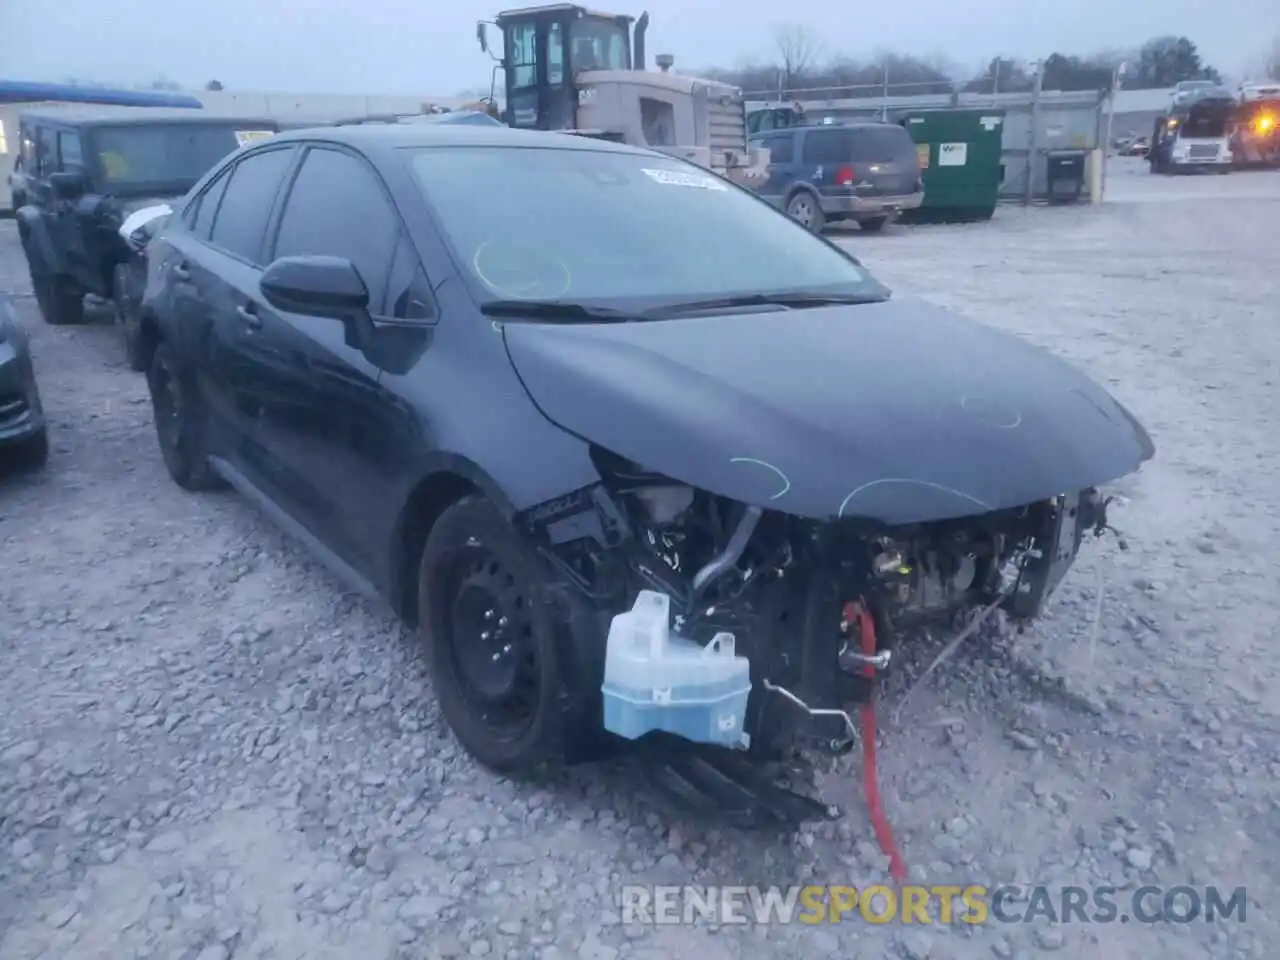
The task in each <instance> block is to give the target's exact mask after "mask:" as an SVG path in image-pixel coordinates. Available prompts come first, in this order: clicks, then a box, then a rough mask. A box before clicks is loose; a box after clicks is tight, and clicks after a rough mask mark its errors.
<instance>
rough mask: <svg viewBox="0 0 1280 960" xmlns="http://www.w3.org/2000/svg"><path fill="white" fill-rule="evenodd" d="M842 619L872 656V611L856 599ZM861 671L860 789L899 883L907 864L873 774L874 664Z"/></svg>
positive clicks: (874, 639)
mask: <svg viewBox="0 0 1280 960" xmlns="http://www.w3.org/2000/svg"><path fill="white" fill-rule="evenodd" d="M845 622H846V623H848V624H849V626H850V628H852V627H853V625H854V624H855V623H856V624H857V625H858V629H859V632H860V634H861V637H862V652H863V653H864V654H866V655H867V656H869V657H870V656H874V655H875V652H876V625H875V621H874V620H873V619H872V617H871V614H870V613H868V612H867V610H866V608H865V607H864V606H863V605H862V603H861V602H859V601H856V600H855V601H851V602H850V603H848V604H847V605H846V606H845ZM862 675H863V676H864V677H866V678H867V679H868V680H869V681H870V682H871V689H870V691H869V692H868V694H867V699H866V702H865V703H863V704H862V708H861V713H862V790H863V792H864V793H865V794H866V797H867V812H868V813H869V814H870V816H871V828H872V829H873V830H874V831H875V834H876V842H877V843H879V844H880V851H881V852H882V853H883V854H884V855H885V856H887V857H888V858H889V874H890V876H892V877H893V879H894V880H896V881H898V883H902V882H903V881H905V880H906V879H907V867H906V864H905V863H904V862H903V860H902V854H900V853H899V852H898V845H897V844H896V843H895V842H894V840H893V828H892V827H890V826H889V818H888V817H887V816H885V812H884V803H883V801H882V800H881V799H880V780H879V777H878V776H877V775H876V702H875V676H876V668H875V667H873V666H871V665H870V664H867V666H865V667H863V668H862Z"/></svg>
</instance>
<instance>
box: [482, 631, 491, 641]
mask: <svg viewBox="0 0 1280 960" xmlns="http://www.w3.org/2000/svg"><path fill="white" fill-rule="evenodd" d="M480 639H481V640H488V639H489V631H488V630H484V631H482V632H481V634H480Z"/></svg>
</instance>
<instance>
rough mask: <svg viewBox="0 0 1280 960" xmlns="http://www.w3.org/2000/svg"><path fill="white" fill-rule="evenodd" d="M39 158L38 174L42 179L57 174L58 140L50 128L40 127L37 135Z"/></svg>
mask: <svg viewBox="0 0 1280 960" xmlns="http://www.w3.org/2000/svg"><path fill="white" fill-rule="evenodd" d="M37 144H38V145H37V148H36V149H37V156H38V157H39V159H40V162H39V164H38V167H37V170H36V172H37V173H39V174H40V176H42V177H47V176H49V174H51V173H56V172H57V169H58V138H57V135H56V134H55V133H54V132H53V131H52V130H50V129H49V128H48V127H40V128H39V131H38V134H37Z"/></svg>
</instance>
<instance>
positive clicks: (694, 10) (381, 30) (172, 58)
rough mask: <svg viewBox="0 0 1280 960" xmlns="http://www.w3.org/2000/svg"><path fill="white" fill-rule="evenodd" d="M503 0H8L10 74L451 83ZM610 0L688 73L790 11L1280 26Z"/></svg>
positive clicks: (1246, 3)
mask: <svg viewBox="0 0 1280 960" xmlns="http://www.w3.org/2000/svg"><path fill="white" fill-rule="evenodd" d="M529 2H530V0H516V2H514V3H512V4H511V6H522V5H525V4H526V3H529ZM600 2H601V3H603V0H600ZM629 2H633V0H629ZM433 8H434V9H435V11H437V12H433ZM499 9H500V7H499V6H498V4H496V3H495V4H492V5H491V4H490V3H485V2H484V0H354V2H351V0H293V2H289V0H204V2H195V0H113V2H109V3H103V2H102V0H0V78H4V79H25V80H55V81H61V80H65V79H66V78H68V77H71V76H74V77H79V78H82V79H93V80H101V81H106V82H113V83H118V82H128V83H134V82H143V81H148V80H152V79H155V78H156V77H158V76H160V75H164V76H166V77H168V78H171V79H172V80H174V81H177V82H179V83H181V84H183V85H184V86H202V85H203V84H204V83H205V81H207V80H210V79H214V78H216V79H218V80H221V81H222V82H223V83H224V84H225V85H226V87H227V88H228V89H235V88H239V89H242V90H246V89H247V90H258V91H271V90H278V91H298V92H317V93H390V94H414V95H422V96H427V95H438V96H449V95H452V94H455V93H457V92H459V91H462V90H467V89H474V88H478V87H487V86H488V84H489V76H490V61H489V60H488V58H487V57H486V56H485V55H484V54H483V53H481V52H480V50H479V47H478V46H477V44H476V41H475V21H476V20H477V19H481V18H487V17H492V16H493V15H494V14H495V13H497V12H498V10H499ZM605 9H610V10H611V12H616V13H629V14H631V15H633V16H638V15H639V14H640V13H641V11H642V10H644V9H648V10H649V12H650V15H651V19H652V24H651V26H650V28H649V42H648V44H647V47H648V50H649V54H650V58H652V56H653V55H654V54H658V53H672V54H674V55H675V58H676V69H677V70H680V69H684V70H688V71H692V70H693V69H694V68H696V67H699V66H708V65H730V66H732V65H734V64H736V63H738V62H741V61H743V60H757V61H768V60H771V59H775V58H776V48H775V45H774V43H773V40H772V33H773V29H774V27H775V25H776V24H777V22H778V21H779V20H782V19H786V20H792V21H796V22H801V23H805V24H807V25H810V26H812V27H813V28H814V30H815V32H817V33H818V35H819V36H820V37H821V39H822V43H823V47H824V48H825V49H826V50H827V51H836V52H839V53H844V54H849V55H852V56H855V57H856V56H859V55H870V54H872V53H873V52H875V51H876V50H880V49H893V50H899V51H902V52H908V53H918V54H923V55H942V56H945V57H946V58H947V59H949V60H951V61H954V62H956V63H959V64H962V65H965V66H966V67H967V66H969V65H971V64H977V63H980V62H982V61H983V60H984V59H987V58H990V57H992V56H995V55H997V54H1006V55H1012V56H1017V57H1025V58H1034V57H1039V56H1044V55H1046V54H1048V53H1050V52H1052V51H1054V50H1061V51H1079V52H1090V51H1094V50H1098V49H1105V48H1116V47H1125V46H1130V45H1136V44H1138V43H1141V42H1142V41H1143V40H1146V39H1147V38H1149V37H1151V36H1153V35H1157V34H1162V33H1174V34H1185V35H1186V36H1188V37H1190V38H1191V39H1192V40H1193V41H1194V42H1195V43H1196V44H1197V45H1198V46H1199V48H1200V51H1201V53H1202V55H1203V56H1204V57H1205V59H1206V60H1207V61H1208V62H1209V63H1211V64H1213V65H1215V66H1217V67H1218V68H1219V69H1221V70H1223V71H1224V72H1225V73H1229V74H1236V73H1238V72H1239V71H1241V70H1242V69H1244V68H1246V67H1248V66H1249V65H1251V64H1252V63H1253V62H1255V61H1257V60H1259V59H1260V58H1261V56H1262V54H1263V53H1264V51H1265V50H1266V49H1267V48H1268V46H1269V39H1268V38H1270V37H1271V36H1273V35H1275V34H1280V0H1128V2H1121V3H1116V2H1114V0H961V2H947V0H882V2H876V0H871V2H867V0H862V2H849V0H786V2H779V3H765V2H761V0H648V3H647V5H642V4H640V3H637V4H636V6H634V7H624V6H621V5H619V6H613V7H610V6H607V5H606V6H605Z"/></svg>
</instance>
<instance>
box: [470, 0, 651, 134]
mask: <svg viewBox="0 0 1280 960" xmlns="http://www.w3.org/2000/svg"><path fill="white" fill-rule="evenodd" d="M632 22H633V20H632V18H631V17H628V16H624V15H615V14H611V13H597V12H593V11H591V10H587V9H586V8H584V7H580V6H577V5H576V4H569V3H560V4H552V5H550V6H544V7H528V8H525V9H522V10H508V11H504V12H503V13H500V14H498V16H497V17H496V18H495V19H494V21H493V23H494V25H495V26H497V28H498V30H499V31H500V32H501V34H502V53H501V57H500V58H499V60H500V63H499V69H500V70H501V72H502V74H503V87H504V91H505V93H506V111H505V113H504V115H503V120H504V122H506V123H507V124H508V125H510V126H513V127H520V128H523V129H529V130H572V129H574V128H575V127H576V125H577V124H576V114H577V107H578V102H579V89H578V85H577V83H576V82H575V77H576V76H577V75H578V74H579V73H582V72H585V71H589V70H630V69H632V64H633V60H632V50H631V24H632ZM644 22H646V21H645V18H643V17H642V18H641V23H642V24H643V23H644ZM485 27H486V24H485V23H484V22H481V23H480V24H478V25H477V32H476V35H477V37H478V38H479V40H480V45H481V47H482V48H484V49H485V50H489V42H488V37H487V34H486V32H485ZM636 34H637V36H636V45H637V48H638V53H639V56H638V57H637V59H640V58H641V57H642V55H643V46H642V43H643V40H642V36H643V33H642V29H641V28H640V27H637V31H636ZM639 68H640V69H643V62H641V63H640V64H639Z"/></svg>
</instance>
